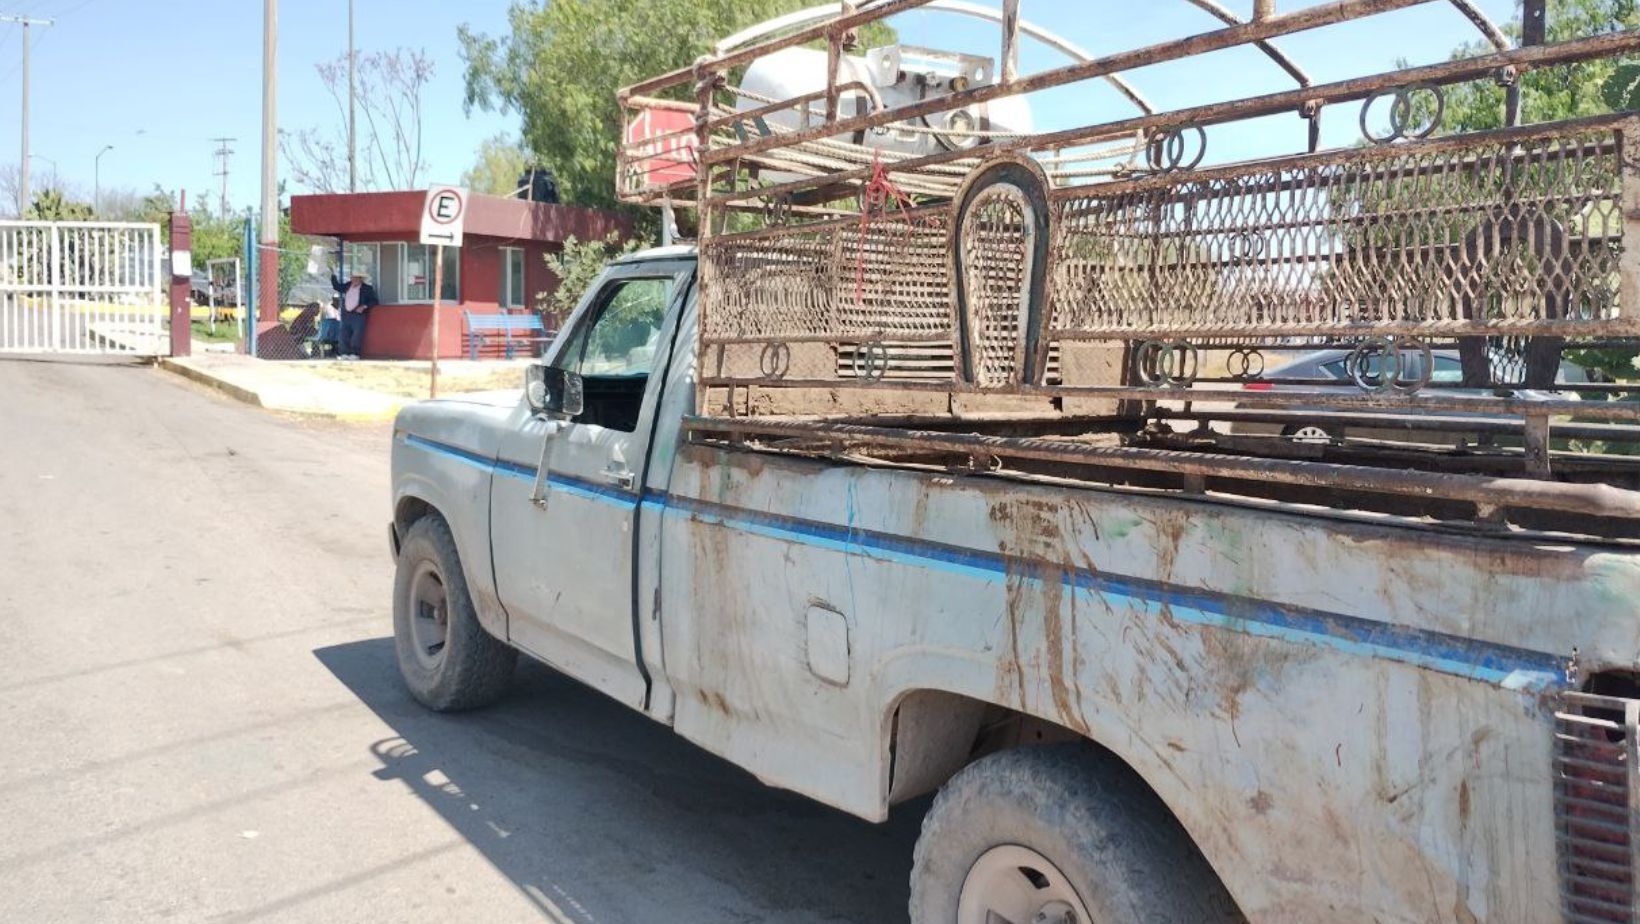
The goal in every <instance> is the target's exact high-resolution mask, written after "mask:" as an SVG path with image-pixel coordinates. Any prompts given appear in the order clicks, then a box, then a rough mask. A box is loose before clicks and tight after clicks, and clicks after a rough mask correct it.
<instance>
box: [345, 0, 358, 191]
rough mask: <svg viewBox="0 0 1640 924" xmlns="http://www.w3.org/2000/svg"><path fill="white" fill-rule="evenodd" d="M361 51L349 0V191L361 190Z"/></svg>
mask: <svg viewBox="0 0 1640 924" xmlns="http://www.w3.org/2000/svg"><path fill="white" fill-rule="evenodd" d="M358 57H359V53H358V51H356V50H355V49H354V46H353V0H347V191H348V192H350V193H354V192H358V191H359V135H358V128H357V123H358V96H359V85H358V80H357V79H356V77H355V75H354V70H355V66H356V65H357V64H358Z"/></svg>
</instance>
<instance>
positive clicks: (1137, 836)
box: [911, 743, 1244, 924]
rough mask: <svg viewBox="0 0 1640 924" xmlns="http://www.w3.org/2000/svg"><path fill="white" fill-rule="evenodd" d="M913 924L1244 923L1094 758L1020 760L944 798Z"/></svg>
mask: <svg viewBox="0 0 1640 924" xmlns="http://www.w3.org/2000/svg"><path fill="white" fill-rule="evenodd" d="M911 920H912V922H913V924H994V922H999V921H1006V922H1009V924H1127V922H1145V924H1204V922H1207V924H1230V922H1242V921H1243V920H1244V919H1243V918H1242V916H1241V913H1240V912H1239V911H1237V910H1236V906H1235V903H1234V902H1233V901H1232V900H1231V898H1230V896H1229V894H1228V893H1227V892H1226V891H1225V889H1224V886H1223V884H1222V883H1220V882H1219V879H1218V876H1216V875H1215V874H1214V873H1213V870H1212V869H1211V868H1210V867H1209V866H1208V865H1207V861H1206V860H1205V859H1203V857H1202V856H1201V853H1200V852H1199V851H1198V850H1197V849H1196V847H1195V845H1194V844H1193V843H1192V842H1191V840H1190V837H1189V835H1188V834H1186V833H1185V831H1184V829H1183V828H1182V827H1180V826H1179V823H1178V822H1177V821H1176V820H1175V819H1174V818H1173V816H1172V815H1171V814H1170V813H1169V812H1168V811H1167V808H1166V807H1165V806H1164V805H1162V803H1161V800H1159V799H1157V798H1156V796H1155V794H1154V793H1152V792H1151V791H1150V790H1149V789H1148V788H1147V787H1146V786H1145V785H1144V784H1143V783H1142V782H1141V781H1140V780H1139V779H1138V778H1137V777H1135V776H1134V774H1133V772H1132V771H1131V770H1130V769H1128V768H1127V767H1126V766H1125V765H1123V764H1121V763H1120V762H1119V761H1118V760H1116V758H1114V757H1112V756H1111V755H1109V754H1106V753H1103V752H1101V751H1098V750H1096V749H1094V748H1093V747H1091V746H1088V745H1084V744H1080V743H1073V744H1054V745H1043V746H1036V747H1024V748H1017V749H1014V750H1010V751H1003V752H1001V753H998V754H992V755H990V756H989V757H985V758H983V759H981V760H978V761H976V762H974V763H973V764H970V765H969V766H968V767H966V768H964V769H963V770H962V772H960V773H958V774H957V775H956V776H955V777H953V778H952V779H951V781H950V782H948V783H947V784H946V785H945V787H944V788H943V789H941V790H940V794H939V797H938V798H937V799H935V801H934V806H933V808H932V809H930V810H929V813H928V817H927V818H926V819H924V821H923V828H922V836H921V837H919V838H918V840H917V850H916V860H915V863H914V865H913V868H912V871H911Z"/></svg>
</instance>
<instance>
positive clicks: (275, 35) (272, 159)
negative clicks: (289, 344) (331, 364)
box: [256, 0, 279, 321]
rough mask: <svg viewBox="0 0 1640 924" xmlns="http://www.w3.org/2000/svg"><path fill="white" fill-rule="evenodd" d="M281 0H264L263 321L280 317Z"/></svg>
mask: <svg viewBox="0 0 1640 924" xmlns="http://www.w3.org/2000/svg"><path fill="white" fill-rule="evenodd" d="M278 78H279V0H262V229H261V232H262V233H261V238H262V239H261V241H260V244H261V246H260V247H259V248H258V249H259V250H260V253H258V254H257V261H256V262H257V270H258V275H259V276H260V278H259V279H258V280H257V287H258V289H259V290H260V291H259V292H258V293H257V294H258V296H259V297H258V298H257V300H256V304H257V310H258V312H260V313H261V315H262V318H261V320H264V321H278V320H279V160H278V150H277V147H276V145H277V140H278V126H279V111H278V103H279V92H278V85H277V81H278Z"/></svg>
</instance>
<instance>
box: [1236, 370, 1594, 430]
mask: <svg viewBox="0 0 1640 924" xmlns="http://www.w3.org/2000/svg"><path fill="white" fill-rule="evenodd" d="M1350 356H1351V351H1350V350H1342V349H1332V350H1317V351H1315V352H1313V353H1309V354H1306V355H1304V356H1300V357H1299V358H1297V359H1295V360H1293V361H1292V362H1290V363H1287V364H1286V365H1284V366H1280V367H1278V368H1277V369H1275V370H1273V371H1271V372H1268V373H1266V374H1265V376H1264V377H1265V378H1268V379H1274V380H1277V381H1273V382H1249V383H1247V384H1246V385H1243V386H1242V388H1243V389H1244V390H1247V391H1280V392H1314V393H1316V394H1322V393H1332V394H1337V393H1338V390H1339V389H1355V388H1357V387H1358V386H1356V384H1355V383H1354V382H1353V381H1352V380H1351V377H1350V369H1349V362H1350ZM1430 357H1431V359H1432V361H1433V364H1434V368H1433V369H1431V370H1430V372H1429V381H1428V384H1426V385H1425V386H1424V387H1423V388H1421V389H1419V391H1418V393H1419V394H1423V395H1438V396H1447V397H1482V396H1485V395H1488V394H1491V393H1492V392H1490V391H1488V390H1484V389H1474V388H1462V387H1459V385H1460V383H1461V382H1462V381H1463V363H1462V361H1461V360H1460V359H1459V358H1458V352H1457V351H1456V350H1435V351H1433V352H1432V353H1431V354H1430ZM1401 362H1402V363H1403V364H1404V365H1405V368H1403V369H1402V370H1400V373H1399V375H1398V376H1397V378H1398V379H1400V380H1403V381H1416V380H1419V379H1422V378H1423V377H1424V370H1423V355H1422V354H1421V353H1405V354H1403V355H1402V358H1401ZM1366 373H1367V374H1368V375H1371V376H1376V375H1377V374H1378V370H1377V368H1376V366H1374V367H1372V368H1369V369H1367V370H1366ZM1283 379H1312V380H1316V384H1283V383H1281V382H1280V380H1283ZM1555 381H1556V382H1558V383H1560V384H1565V385H1586V384H1589V374H1588V372H1587V371H1586V370H1585V369H1583V368H1582V367H1580V366H1577V365H1575V364H1573V363H1569V362H1562V363H1561V364H1560V372H1559V373H1558V374H1557V375H1556V376H1555ZM1332 382H1336V383H1338V384H1336V385H1333V384H1330V383H1332ZM1514 394H1515V395H1516V396H1518V397H1521V398H1526V399H1534V398H1536V399H1560V400H1576V399H1577V398H1578V394H1577V392H1576V391H1572V390H1567V391H1558V390H1557V391H1542V390H1533V389H1517V390H1516V391H1515V392H1514ZM1237 407H1238V409H1241V408H1242V406H1240V405H1238V406H1237ZM1286 410H1287V412H1288V413H1294V414H1303V413H1311V414H1315V415H1317V416H1318V417H1323V416H1324V417H1328V418H1329V419H1327V420H1314V421H1310V420H1302V419H1300V420H1296V421H1293V422H1291V423H1269V422H1255V421H1239V420H1238V421H1235V422H1233V423H1232V424H1231V426H1230V432H1231V433H1233V434H1236V435H1243V436H1285V437H1289V438H1291V439H1293V440H1296V441H1299V442H1321V443H1326V442H1335V441H1337V440H1340V439H1343V438H1344V437H1345V436H1346V435H1349V436H1353V437H1357V438H1362V439H1388V440H1416V441H1423V442H1429V441H1434V442H1437V443H1456V442H1458V441H1459V440H1467V441H1469V442H1474V441H1475V439H1476V434H1474V433H1467V432H1464V431H1461V430H1444V431H1432V430H1423V431H1418V434H1419V435H1414V433H1413V432H1410V431H1408V430H1406V429H1401V428H1374V427H1371V426H1364V427H1355V426H1351V427H1345V426H1343V425H1341V424H1339V423H1337V422H1336V421H1335V420H1333V419H1331V418H1336V417H1338V416H1339V411H1338V409H1337V408H1326V407H1319V406H1318V407H1297V408H1291V409H1286ZM1440 416H1442V417H1457V418H1470V417H1472V418H1474V419H1477V420H1489V421H1491V420H1496V421H1498V422H1500V423H1506V422H1508V420H1507V419H1505V418H1495V417H1488V416H1484V415H1476V414H1467V413H1465V412H1462V411H1453V412H1450V413H1443V414H1441V415H1440Z"/></svg>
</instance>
